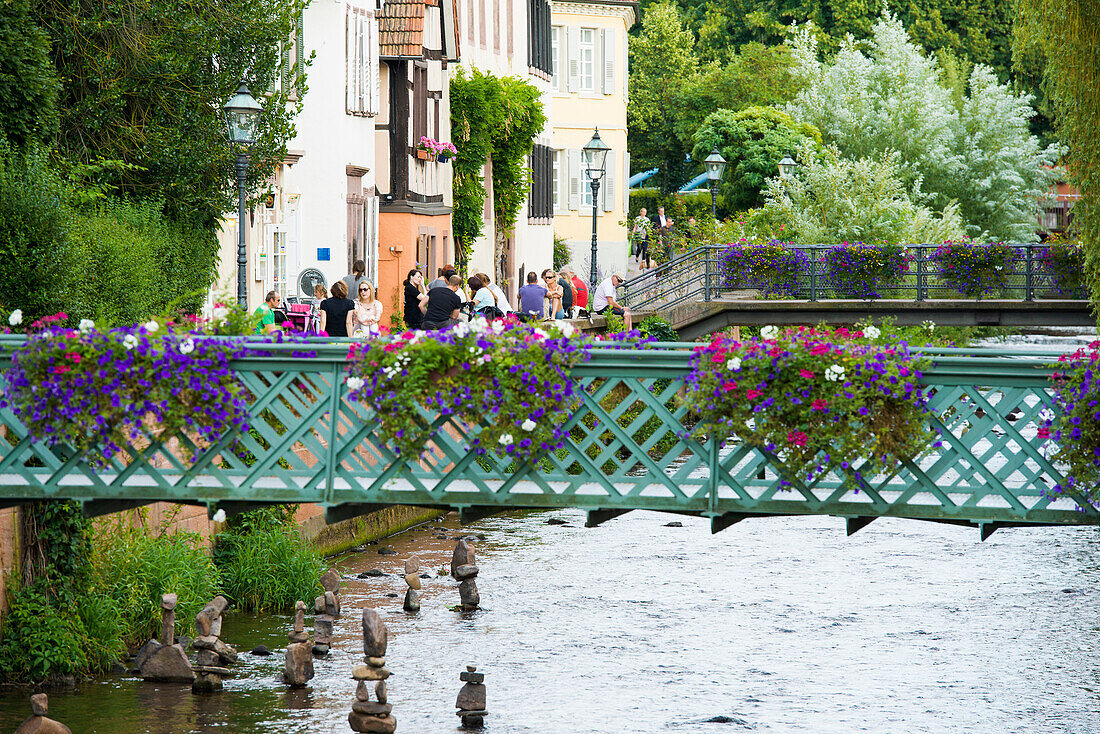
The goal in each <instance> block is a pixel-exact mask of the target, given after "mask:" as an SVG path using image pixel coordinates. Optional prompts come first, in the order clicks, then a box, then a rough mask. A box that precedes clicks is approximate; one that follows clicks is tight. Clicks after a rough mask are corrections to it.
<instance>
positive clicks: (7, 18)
mask: <svg viewBox="0 0 1100 734" xmlns="http://www.w3.org/2000/svg"><path fill="white" fill-rule="evenodd" d="M0 48H2V49H4V52H3V53H2V54H0V137H6V138H7V139H8V140H9V141H10V142H11V143H12V144H13V145H15V146H16V147H19V148H25V147H26V146H28V145H30V144H33V143H48V142H50V140H51V138H53V136H54V134H55V133H56V132H57V88H58V81H57V75H56V74H55V73H54V69H53V64H52V63H51V61H50V39H49V37H48V36H47V35H46V33H45V32H44V31H43V30H42V29H41V28H40V27H39V26H38V24H36V23H35V22H34V19H33V18H32V17H31V15H30V0H4V2H0Z"/></svg>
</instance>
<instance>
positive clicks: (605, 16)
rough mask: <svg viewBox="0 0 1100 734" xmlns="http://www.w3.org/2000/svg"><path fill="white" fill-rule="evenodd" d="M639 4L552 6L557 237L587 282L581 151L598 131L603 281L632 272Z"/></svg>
mask: <svg viewBox="0 0 1100 734" xmlns="http://www.w3.org/2000/svg"><path fill="white" fill-rule="evenodd" d="M637 19H638V4H637V3H635V2H623V1H622V0H569V1H568V2H557V1H555V2H554V3H553V4H552V5H551V28H550V48H551V57H552V67H553V73H552V76H551V94H552V95H553V98H554V107H553V116H552V117H551V124H552V126H553V130H552V147H553V149H554V150H553V179H552V180H553V187H552V188H553V208H554V233H555V235H556V236H557V237H560V238H563V239H564V240H565V241H566V242H567V243H568V244H569V248H570V251H571V252H572V255H573V257H572V264H573V267H574V269H575V270H576V271H577V273H578V274H579V275H580V276H581V277H582V278H584V279H585V280H587V279H588V273H589V271H590V263H591V255H590V253H591V242H592V187H591V182H590V180H589V178H588V173H587V171H586V170H585V168H584V159H583V157H582V156H581V148H582V147H584V145H585V144H586V143H587V142H588V141H589V140H590V139H591V138H592V134H593V132H594V130H595V128H597V127H598V128H599V131H600V138H601V139H602V140H603V141H604V143H605V144H606V145H608V146H610V148H611V151H610V152H609V153H608V154H607V162H606V164H605V173H604V176H603V180H602V181H601V182H600V188H599V193H598V201H597V202H596V210H597V215H596V227H597V238H598V243H599V250H598V256H597V260H596V262H597V265H598V269H599V273H600V277H601V278H603V277H606V276H607V274H608V273H610V272H611V271H612V270H613V269H618V268H621V269H623V270H625V269H626V263H627V256H628V254H629V253H628V250H627V237H626V228H625V227H624V226H623V225H621V224H620V222H622V221H624V220H625V219H626V212H627V196H628V189H629V187H628V185H627V180H628V179H629V173H628V172H629V170H630V160H629V155H628V153H627V150H626V102H627V84H628V81H629V79H628V73H627V69H628V65H627V63H628V62H627V59H628V56H627V31H629V30H630V28H631V26H633V25H634V23H635V22H636V21H637Z"/></svg>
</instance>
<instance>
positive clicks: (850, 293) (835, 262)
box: [824, 242, 909, 299]
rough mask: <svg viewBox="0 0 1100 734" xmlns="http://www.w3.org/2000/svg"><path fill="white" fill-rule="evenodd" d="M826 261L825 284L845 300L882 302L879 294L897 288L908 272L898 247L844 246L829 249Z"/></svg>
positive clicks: (906, 264)
mask: <svg viewBox="0 0 1100 734" xmlns="http://www.w3.org/2000/svg"><path fill="white" fill-rule="evenodd" d="M824 260H825V282H827V283H828V284H829V286H830V287H831V288H832V289H833V291H834V292H835V293H836V295H837V296H840V297H843V298H867V299H872V298H882V294H881V293H880V292H879V291H880V290H887V289H890V288H895V287H897V284H898V282H899V281H900V280H901V277H902V275H903V274H904V273H905V272H906V271H907V270H908V269H909V265H908V259H907V258H906V255H905V252H904V251H903V250H902V249H901V247H900V246H899V245H865V244H863V243H862V242H857V243H855V244H851V245H850V244H848V243H847V242H845V243H844V244H841V245H834V246H833V247H830V248H829V250H828V251H827V252H826V253H825V257H824Z"/></svg>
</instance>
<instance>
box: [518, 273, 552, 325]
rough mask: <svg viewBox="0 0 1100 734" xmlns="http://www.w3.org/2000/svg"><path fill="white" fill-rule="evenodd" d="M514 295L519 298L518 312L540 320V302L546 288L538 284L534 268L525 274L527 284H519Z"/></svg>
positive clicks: (544, 295) (544, 296)
mask: <svg viewBox="0 0 1100 734" xmlns="http://www.w3.org/2000/svg"><path fill="white" fill-rule="evenodd" d="M516 295H517V296H518V298H519V311H520V313H522V314H524V315H526V316H528V317H534V318H536V319H538V320H539V321H542V302H543V299H545V298H546V289H545V288H543V287H542V286H541V285H539V276H538V275H537V274H536V273H535V271H534V270H532V271H531V272H529V273H528V274H527V285H524V286H520V289H519V292H518V293H517V294H516Z"/></svg>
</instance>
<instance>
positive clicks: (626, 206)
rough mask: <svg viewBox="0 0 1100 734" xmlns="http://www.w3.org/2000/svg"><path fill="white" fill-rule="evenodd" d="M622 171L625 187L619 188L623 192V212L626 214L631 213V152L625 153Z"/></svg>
mask: <svg viewBox="0 0 1100 734" xmlns="http://www.w3.org/2000/svg"><path fill="white" fill-rule="evenodd" d="M622 171H623V179H622V180H623V185H622V186H621V187H619V188H620V189H621V190H622V192H623V200H622V205H623V211H624V212H629V211H630V152H629V151H627V152H624V153H623V165H622Z"/></svg>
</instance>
